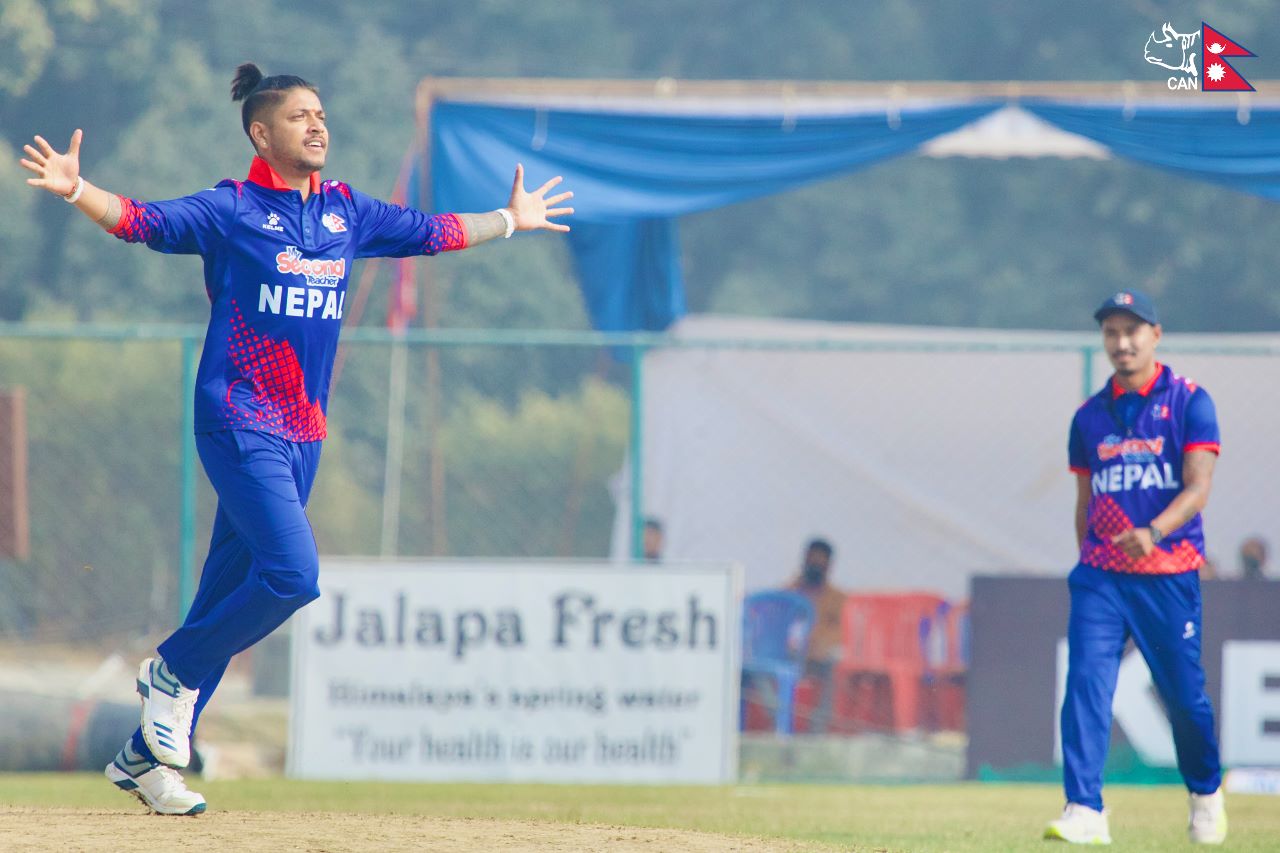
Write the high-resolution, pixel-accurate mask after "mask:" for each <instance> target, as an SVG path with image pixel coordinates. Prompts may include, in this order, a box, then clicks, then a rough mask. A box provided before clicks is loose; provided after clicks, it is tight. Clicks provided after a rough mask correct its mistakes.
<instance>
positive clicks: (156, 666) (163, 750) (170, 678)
mask: <svg viewBox="0 0 1280 853" xmlns="http://www.w3.org/2000/svg"><path fill="white" fill-rule="evenodd" d="M138 695H139V696H141V697H142V739H143V740H144V741H146V744H147V747H148V748H149V749H150V750H151V754H152V755H154V756H155V757H156V760H157V761H159V762H160V763H161V764H167V765H169V766H170V767H178V768H182V767H186V766H187V765H188V764H190V763H191V719H192V716H193V715H194V713H195V707H196V697H198V696H199V695H200V691H199V690H192V689H191V688H189V687H183V686H182V684H181V682H179V681H178V679H177V678H176V677H174V675H173V673H171V672H169V667H167V666H165V663H164V661H163V660H161V659H160V658H147V659H146V660H144V661H143V662H142V666H141V667H139V669H138Z"/></svg>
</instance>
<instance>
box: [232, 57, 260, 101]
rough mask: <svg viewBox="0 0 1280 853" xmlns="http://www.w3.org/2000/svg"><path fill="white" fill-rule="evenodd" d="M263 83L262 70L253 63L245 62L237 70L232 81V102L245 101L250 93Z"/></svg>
mask: <svg viewBox="0 0 1280 853" xmlns="http://www.w3.org/2000/svg"><path fill="white" fill-rule="evenodd" d="M261 82H262V69H260V68H259V67H258V66H256V65H254V64H253V63H252V62H245V63H243V64H242V65H240V66H238V67H237V68H236V76H235V78H234V79H232V81H231V100H233V101H243V100H244V99H245V98H247V97H249V93H251V92H252V91H253V90H254V87H256V86H257V85H258V84H259V83H261Z"/></svg>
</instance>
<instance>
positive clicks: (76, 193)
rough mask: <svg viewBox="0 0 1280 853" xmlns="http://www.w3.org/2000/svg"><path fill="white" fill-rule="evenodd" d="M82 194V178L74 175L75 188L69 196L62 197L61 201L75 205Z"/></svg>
mask: <svg viewBox="0 0 1280 853" xmlns="http://www.w3.org/2000/svg"><path fill="white" fill-rule="evenodd" d="M83 194H84V178H82V177H80V176H79V175H76V187H75V189H73V190H72V191H71V192H70V193H69V194H67V195H64V196H63V197H62V200H63V201H65V202H66V203H67V204H75V203H76V202H78V201H79V200H80V196H81V195H83Z"/></svg>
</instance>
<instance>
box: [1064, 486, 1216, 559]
mask: <svg viewBox="0 0 1280 853" xmlns="http://www.w3.org/2000/svg"><path fill="white" fill-rule="evenodd" d="M1133 526H1134V525H1133V522H1132V521H1130V520H1129V516H1128V515H1126V514H1125V511H1124V510H1123V509H1121V508H1120V505H1119V504H1118V503H1116V501H1115V498H1113V497H1111V496H1110V495H1095V496H1094V497H1093V499H1092V500H1090V501H1089V534H1090V535H1089V536H1087V537H1086V538H1085V541H1084V545H1083V546H1082V547H1081V549H1080V562H1082V563H1084V564H1085V565H1086V566H1093V567H1094V568H1097V569H1108V570H1110V571H1113V572H1125V573H1127V574H1137V575H1176V574H1181V573H1182V572H1191V571H1195V570H1196V569H1198V568H1200V567H1201V566H1202V565H1204V557H1203V556H1202V555H1201V554H1200V552H1199V551H1197V550H1196V548H1195V546H1194V545H1192V544H1191V543H1190V542H1188V541H1187V540H1185V539H1184V540H1183V541H1181V542H1179V543H1178V544H1177V545H1175V546H1174V547H1173V549H1172V550H1169V551H1166V550H1165V549H1164V548H1161V547H1160V546H1159V545H1157V546H1156V547H1155V550H1154V551H1152V552H1151V553H1150V554H1148V555H1147V556H1145V557H1139V558H1137V559H1134V558H1133V557H1130V556H1129V555H1128V554H1126V553H1125V552H1124V551H1122V550H1120V548H1119V547H1117V546H1115V545H1112V544H1111V537H1113V536H1118V535H1119V534H1121V533H1124V532H1125V531H1126V530H1131V529H1132V528H1133Z"/></svg>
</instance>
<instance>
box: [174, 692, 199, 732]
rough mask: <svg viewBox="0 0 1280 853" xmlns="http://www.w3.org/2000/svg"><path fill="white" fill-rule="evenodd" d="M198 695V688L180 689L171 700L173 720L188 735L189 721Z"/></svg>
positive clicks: (193, 714) (194, 709)
mask: <svg viewBox="0 0 1280 853" xmlns="http://www.w3.org/2000/svg"><path fill="white" fill-rule="evenodd" d="M199 696H200V691H199V690H182V691H179V695H178V696H176V697H175V698H174V700H173V717H174V720H175V721H176V722H177V723H178V724H179V725H181V726H182V730H183V732H185V733H186V734H188V735H189V734H191V721H192V718H193V717H194V716H195V711H196V699H197V698H199Z"/></svg>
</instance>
